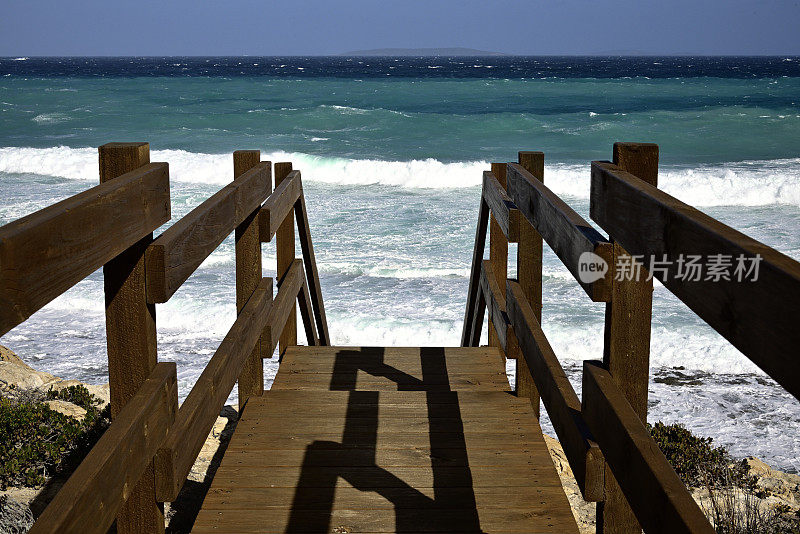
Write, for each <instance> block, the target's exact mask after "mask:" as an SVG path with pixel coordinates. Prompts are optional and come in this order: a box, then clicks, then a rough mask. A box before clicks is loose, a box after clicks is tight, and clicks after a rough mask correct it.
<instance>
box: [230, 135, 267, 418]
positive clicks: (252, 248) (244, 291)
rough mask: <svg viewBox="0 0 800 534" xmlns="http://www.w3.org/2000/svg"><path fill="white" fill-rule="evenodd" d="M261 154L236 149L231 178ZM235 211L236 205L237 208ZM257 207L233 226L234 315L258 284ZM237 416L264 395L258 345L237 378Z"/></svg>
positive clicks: (259, 272)
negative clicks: (234, 266)
mask: <svg viewBox="0 0 800 534" xmlns="http://www.w3.org/2000/svg"><path fill="white" fill-rule="evenodd" d="M260 159H261V152H259V151H258V150H237V151H235V152H234V153H233V176H234V179H236V178H238V177H239V176H241V175H242V174H244V173H245V172H247V171H249V170H250V169H251V168H253V167H255V166H256V165H258V163H259V161H260ZM237 209H238V206H237ZM260 209H261V207H260V206H259V207H258V208H256V210H255V211H253V213H251V214H250V215H248V216H247V217H246V218H245V219H244V220H243V221H242V222H241V224H239V226H237V227H236V232H235V236H236V237H235V239H236V313H237V314H239V313H241V312H242V309H243V308H244V305H245V304H247V301H248V300H249V299H250V296H251V295H252V294H253V292H254V291H255V290H256V288H257V287H258V284H259V283H261V239H260V238H259V237H260V236H259V233H258V230H259V227H258V212H259V210H260ZM238 391H239V413H240V414H241V413H242V408H244V405H245V404H246V403H247V399H249V398H250V397H260V396H261V395H262V393H263V392H264V362H263V361H262V359H261V346H260V343H257V344H256V348H255V349H254V350H253V353H252V354H251V355H250V357H249V358H248V359H247V361H246V362H245V364H244V366H243V367H242V372H241V373H240V375H239V386H238Z"/></svg>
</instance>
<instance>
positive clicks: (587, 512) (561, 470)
mask: <svg viewBox="0 0 800 534" xmlns="http://www.w3.org/2000/svg"><path fill="white" fill-rule="evenodd" d="M544 442H545V443H546V444H547V450H548V451H549V452H550V458H552V459H553V465H555V467H556V471H557V472H558V476H559V478H560V479H561V485H562V486H563V487H564V493H566V494H567V500H569V505H570V507H571V508H572V515H574V516H575V521H576V522H577V523H578V529H579V530H580V532H581V534H594V533H595V522H596V517H595V516H596V513H597V511H596V510H597V505H596V504H595V503H593V502H586V501H584V500H583V495H581V490H580V488H578V482H577V481H576V480H575V475H574V474H573V473H572V468H571V467H570V466H569V460H567V456H566V455H565V454H564V449H563V448H561V443H559V442H558V440H557V439H555V438H552V437H550V436H548V435H547V434H544Z"/></svg>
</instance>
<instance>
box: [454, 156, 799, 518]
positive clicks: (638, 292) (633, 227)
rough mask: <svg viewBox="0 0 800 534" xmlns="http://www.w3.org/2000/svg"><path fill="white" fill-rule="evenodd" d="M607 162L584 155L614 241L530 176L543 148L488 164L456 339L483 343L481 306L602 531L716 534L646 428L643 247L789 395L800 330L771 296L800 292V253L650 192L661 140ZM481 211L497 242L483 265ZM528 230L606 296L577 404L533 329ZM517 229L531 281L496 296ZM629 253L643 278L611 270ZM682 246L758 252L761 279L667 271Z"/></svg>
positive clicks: (593, 292)
mask: <svg viewBox="0 0 800 534" xmlns="http://www.w3.org/2000/svg"><path fill="white" fill-rule="evenodd" d="M523 156H524V157H523ZM523 162H524V163H525V165H524V166H523V165H522V163H523ZM614 162H615V163H614V164H611V163H608V162H593V163H592V192H591V215H592V219H594V220H595V221H596V222H597V223H598V224H599V225H600V226H601V227H602V228H603V229H604V230H605V231H607V232H608V233H609V238H608V239H606V238H605V237H603V236H602V235H601V234H600V233H599V232H597V231H596V230H594V229H593V228H592V227H591V226H590V225H589V223H588V222H586V221H585V220H584V219H583V218H582V217H580V216H579V215H578V214H577V213H576V212H575V211H574V210H572V208H570V207H569V206H568V205H567V204H566V203H565V202H564V201H563V200H561V199H560V198H559V197H558V196H557V195H555V194H554V193H553V192H552V191H551V190H550V189H549V188H547V187H545V186H544V185H543V183H542V180H541V176H537V175H535V174H534V172H537V173H538V175H541V174H542V173H543V156H542V154H541V153H527V152H526V153H522V152H521V153H520V164H516V163H508V164H492V172H485V173H484V180H483V189H482V193H481V201H480V210H479V215H478V227H477V231H476V236H475V247H474V250H473V261H472V270H471V274H470V285H469V292H468V296H467V306H466V310H465V315H464V330H463V333H462V345H463V346H473V345H477V344H478V343H479V340H480V334H481V328H482V324H483V316H484V314H485V313H486V314H487V315H488V318H489V321H490V324H491V326H490V327H489V334H490V344H492V343H496V344H497V345H498V346H499V348H500V350H501V351H502V352H503V353H504V354H505V355H507V356H508V357H513V354H514V353H515V352H517V353H518V356H517V392H518V394H519V395H524V396H528V397H530V398H531V402H532V404H533V406H534V407H536V406H537V405H538V402H539V399H538V394H539V393H541V396H542V400H543V401H544V405H545V407H546V409H547V411H548V414H549V415H550V419H551V421H552V423H553V427H554V429H555V431H556V434H557V436H558V438H559V440H560V441H561V444H562V447H563V448H564V452H565V455H566V456H567V460H568V462H569V464H570V466H571V468H572V470H573V473H574V474H575V477H576V481H577V482H578V485H579V487H580V489H581V492H582V494H583V497H584V499H585V500H589V501H598V507H597V513H598V532H603V533H607V532H618V533H631V534H632V533H635V532H640V531H641V529H642V527H644V528H645V530H647V531H648V532H650V531H653V532H697V533H699V532H713V529H712V527H711V525H710V524H709V522H708V520H707V519H706V518H705V517H704V516H703V514H702V512H701V511H700V510H699V508H698V507H697V505H696V504H695V502H694V501H693V499H692V497H691V495H690V494H689V492H688V490H687V489H686V487H685V486H684V485H683V484H682V482H681V481H680V479H679V478H678V476H677V475H676V474H675V473H674V471H673V470H672V468H671V467H670V466H669V464H668V462H667V461H666V459H665V458H664V456H663V454H661V452H660V451H659V450H658V446H657V445H656V443H655V441H654V440H653V439H652V437H650V435H649V433H648V432H647V429H646V427H645V425H644V421H645V420H646V413H647V387H648V365H649V339H650V336H649V332H650V321H651V306H652V304H651V303H652V281H651V280H650V278H649V277H648V274H650V273H648V271H647V269H646V268H647V267H649V264H647V263H646V262H645V261H644V260H643V259H641V257H656V258H657V259H658V260H663V261H664V263H665V264H666V268H664V269H660V270H656V269H653V273H652V274H653V275H654V276H655V277H656V278H658V279H659V280H661V281H662V282H663V283H664V285H665V286H667V288H668V289H670V290H672V291H673V293H675V294H676V295H677V296H678V297H679V298H680V299H681V300H683V301H684V302H686V303H687V304H688V305H689V307H690V308H692V309H693V310H694V311H695V312H697V313H698V314H699V315H700V317H701V318H703V319H704V320H706V321H707V322H708V323H709V324H710V325H711V326H712V327H714V328H715V329H716V330H717V331H719V332H720V333H722V334H723V335H724V336H725V337H727V338H728V339H729V340H730V341H732V342H733V343H734V345H736V346H737V347H738V348H740V350H742V351H743V352H744V353H745V354H746V355H747V356H749V357H750V358H751V359H752V360H753V361H754V362H755V363H757V364H758V365H759V366H761V367H762V369H764V370H765V371H767V372H768V374H770V375H771V376H772V377H773V378H775V379H776V380H777V381H778V382H779V383H780V384H782V385H783V386H784V387H785V388H786V389H787V390H788V391H790V392H791V393H793V394H794V395H795V396H798V395H800V370H798V369H796V366H794V365H792V361H791V359H792V358H791V357H792V355H793V354H794V351H793V348H794V347H796V346H797V345H800V333H799V332H798V330H797V329H796V328H794V324H793V322H792V320H793V317H792V316H790V314H786V313H785V310H784V309H782V308H780V307H778V306H775V305H774V303H775V302H776V301H778V300H784V301H785V300H790V301H792V302H793V301H795V300H800V263H798V262H796V261H794V260H792V259H790V258H788V257H786V256H785V255H783V254H780V253H779V252H777V251H775V250H773V249H771V248H769V247H766V246H765V245H763V244H761V243H758V242H757V241H755V240H752V239H750V238H749V237H747V236H745V235H743V234H741V233H739V232H736V231H735V230H733V229H731V228H729V227H727V226H725V225H723V224H722V223H720V222H718V221H716V220H714V219H712V218H710V217H708V216H706V215H704V214H702V213H700V212H699V211H697V210H695V209H694V208H691V207H690V206H687V205H685V204H683V203H681V202H679V201H677V200H676V199H674V198H673V197H671V196H669V195H667V194H665V193H663V192H662V191H660V190H659V189H657V187H656V184H657V175H658V147H657V146H656V145H653V144H648V143H616V144H615V145H614ZM498 173H499V175H502V176H503V177H504V179H505V183H506V184H507V186H506V188H507V189H508V193H507V194H506V192H505V190H504V184H503V181H501V180H499V179H498V178H497V176H498ZM514 214H521V215H514ZM515 217H519V218H518V219H516V220H515V219H514V218H515ZM489 219H491V221H492V225H493V226H492V229H491V231H492V239H493V242H492V251H493V252H492V254H491V255H490V257H491V259H490V260H489V261H487V260H484V259H483V255H484V252H485V250H484V249H485V239H486V233H487V230H488V228H487V226H488V221H489ZM526 225H530V226H526ZM526 232H528V233H526ZM530 232H534V233H530ZM536 232H538V234H541V238H543V239H544V241H546V242H547V243H548V244H549V245H550V246H551V248H552V249H553V250H554V252H555V253H556V255H557V256H558V257H559V259H560V260H561V261H562V263H563V264H564V265H565V266H566V267H567V269H568V270H569V271H570V272H571V273H572V274H573V276H574V277H575V278H576V279H577V281H578V283H579V284H580V285H581V286H582V287H583V289H584V290H585V291H586V293H587V294H588V295H589V296H590V297H591V298H592V300H593V301H596V302H605V303H606V315H605V317H606V322H605V336H604V362H603V363H602V364H600V363H590V364H589V363H587V364H586V365H585V367H584V379H583V402H582V403H581V402H580V401H579V400H578V396H577V394H576V393H575V390H574V389H573V388H572V385H571V384H570V383H569V381H568V379H567V377H566V375H565V374H564V370H563V368H562V367H561V364H560V363H559V361H558V359H557V357H556V355H555V354H554V352H553V350H552V348H551V347H550V344H549V342H548V340H547V338H546V336H545V334H544V332H543V331H542V329H541V326H540V322H541V321H540V319H539V317H540V315H539V314H540V310H541V290H540V288H539V287H538V286H539V285H540V284H541V263H540V262H541V253H540V252H537V251H538V248H537V247H538V246H539V245H538V244H537V241H536V239H537V238H539V235H538V234H537V233H536ZM514 238H517V239H518V241H519V242H520V247H519V252H518V276H520V277H525V278H526V285H527V286H528V287H529V288H528V290H525V289H523V286H522V285H521V284H520V283H518V282H517V281H515V280H511V279H509V280H507V281H506V287H505V290H506V291H505V292H504V293H501V287H500V286H501V284H500V278H499V276H500V274H502V271H503V265H505V263H504V260H505V259H506V258H503V257H498V256H497V254H501V253H502V251H504V250H505V247H506V246H507V242H508V241H513V239H514ZM523 242H525V245H524V247H523ZM629 251H630V254H636V255H639V259H638V261H640V262H643V263H644V264H643V265H640V266H639V267H640V268H642V277H641V279H638V280H627V279H620V278H619V276H618V275H619V272H618V266H617V260H620V259H621V258H622V257H623V256H625V255H629ZM586 253H592V254H594V255H595V256H596V257H592V256H590V258H592V259H599V260H602V261H605V262H606V264H607V266H608V269H607V272H606V273H605V276H602V277H600V278H598V279H597V280H595V281H593V282H589V283H585V282H583V281H582V280H581V276H580V274H581V272H580V270H579V269H580V266H581V263H583V262H584V259H583V258H582V255H585V254H586ZM681 254H683V255H699V256H706V257H714V256H717V255H720V254H722V255H723V256H728V257H733V258H735V257H737V256H739V255H742V256H743V257H745V258H755V257H759V258H760V276H759V278H758V280H757V283H756V281H751V282H750V283H738V284H736V283H734V281H728V280H724V279H723V280H718V279H715V280H713V282H712V280H698V281H692V282H686V281H683V280H681V279H680V277H677V276H675V275H676V274H677V273H676V272H675V270H676V269H677V261H676V260H677V258H678V257H679V256H680V255H681ZM520 255H521V256H522V257H521V258H520ZM597 257H599V258H597ZM498 269H499V270H498ZM765 332H770V333H771V335H770V336H766V337H765V336H764V333H765ZM492 339H494V340H495V341H494V342H493V341H492ZM521 384H522V385H524V391H523V389H522V387H523V386H521Z"/></svg>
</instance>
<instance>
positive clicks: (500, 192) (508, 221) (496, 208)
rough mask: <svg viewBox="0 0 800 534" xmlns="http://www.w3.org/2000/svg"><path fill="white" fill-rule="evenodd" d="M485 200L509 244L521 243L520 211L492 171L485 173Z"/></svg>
mask: <svg viewBox="0 0 800 534" xmlns="http://www.w3.org/2000/svg"><path fill="white" fill-rule="evenodd" d="M483 198H484V200H485V201H486V204H488V205H489V209H490V210H491V212H492V215H494V217H495V220H497V224H498V225H499V226H500V229H501V230H502V231H503V234H504V235H505V236H506V239H507V240H508V242H509V243H516V242H517V241H519V217H520V215H519V210H517V206H516V205H515V204H514V201H513V200H511V197H509V196H508V193H507V192H506V189H505V188H504V187H503V186H502V185H500V182H499V181H497V178H495V176H494V174H492V172H491V171H484V173H483Z"/></svg>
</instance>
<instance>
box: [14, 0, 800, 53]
mask: <svg viewBox="0 0 800 534" xmlns="http://www.w3.org/2000/svg"><path fill="white" fill-rule="evenodd" d="M389 47H392V48H423V47H467V48H476V49H481V50H493V51H500V52H506V53H511V54H533V55H537V54H565V55H569V54H604V53H646V54H746V55H752V54H776V55H783V54H786V55H789V54H791V55H800V0H763V1H749V0H748V1H743V0H691V1H685V0H678V1H670V0H661V1H654V0H636V1H631V0H622V1H617V2H611V1H604V0H596V1H591V0H548V1H538V0H534V1H503V0H500V1H492V0H483V1H474V0H458V1H455V0H423V1H419V0H399V1H381V2H377V1H363V0H339V1H321V0H294V1H290V2H283V1H280V2H264V1H262V2H256V1H252V0H230V1H225V2H222V1H217V2H209V1H205V0H159V1H151V0H140V1H137V2H129V1H114V0H111V1H109V0H104V1H102V2H100V1H95V0H75V1H64V0H59V1H42V0H24V1H23V0H3V1H2V4H0V56H10V55H11V56H16V55H25V56H34V55H321V54H338V53H342V52H346V51H350V50H363V49H372V48H389Z"/></svg>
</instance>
